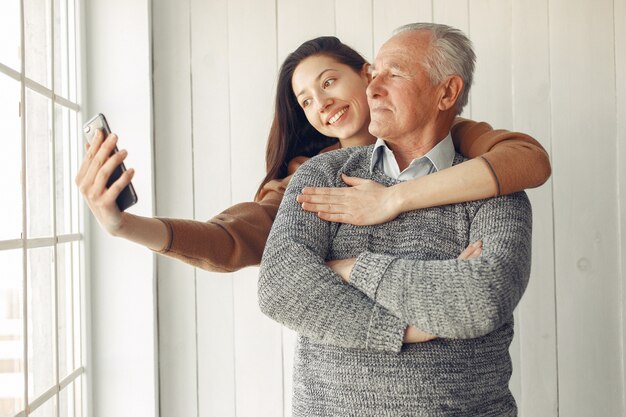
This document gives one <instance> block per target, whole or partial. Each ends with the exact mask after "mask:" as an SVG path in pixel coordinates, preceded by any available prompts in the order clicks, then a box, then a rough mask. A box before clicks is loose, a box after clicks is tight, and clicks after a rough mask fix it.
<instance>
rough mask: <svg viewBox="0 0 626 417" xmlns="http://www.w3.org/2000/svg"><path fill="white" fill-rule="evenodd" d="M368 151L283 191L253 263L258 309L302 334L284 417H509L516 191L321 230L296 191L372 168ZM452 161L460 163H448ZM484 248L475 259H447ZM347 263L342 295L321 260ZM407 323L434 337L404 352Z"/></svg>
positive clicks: (380, 178) (310, 166) (519, 220)
mask: <svg viewBox="0 0 626 417" xmlns="http://www.w3.org/2000/svg"><path fill="white" fill-rule="evenodd" d="M371 152H372V146H369V147H362V148H351V149H344V150H339V151H335V152H331V153H328V154H324V155H320V156H317V157H315V158H313V159H312V160H310V161H308V162H306V163H305V164H304V165H303V166H301V167H300V168H299V169H298V171H297V173H296V174H295V175H294V177H293V178H292V180H291V182H290V184H289V186H288V187H287V190H286V194H285V197H284V199H283V202H282V204H281V206H280V209H279V211H278V214H277V216H276V219H275V221H274V226H273V228H272V231H271V233H270V235H269V238H268V241H267V244H266V249H265V252H264V255H263V260H262V263H261V270H260V279H259V304H260V307H261V310H262V311H263V312H264V313H265V314H267V315H268V316H269V317H271V318H272V319H274V320H276V321H278V322H280V323H282V324H284V325H285V326H287V327H289V328H291V329H293V330H295V331H296V332H298V333H299V340H298V345H297V349H296V357H295V365H294V398H293V415H294V417H304V416H306V417H330V416H359V417H367V416H372V417H374V416H376V417H382V416H394V417H402V416H457V417H458V416H472V417H476V416H499V417H501V416H514V415H516V413H517V410H516V405H515V400H514V399H513V396H512V395H511V392H510V391H509V387H508V383H509V379H510V376H511V360H510V356H509V352H508V349H509V345H510V343H511V340H512V338H513V310H514V309H515V307H516V305H517V303H518V302H519V300H520V298H521V296H522V294H523V292H524V290H525V288H526V285H527V282H528V278H529V274H530V257H531V222H532V219H531V217H532V216H531V209H530V203H529V201H528V198H527V197H526V194H525V193H515V194H512V195H509V196H503V197H496V198H492V199H487V200H481V201H476V202H469V203H464V204H455V205H448V206H443V207H435V208H430V209H422V210H416V211H411V212H407V213H403V214H401V215H400V216H398V217H397V218H396V219H395V220H393V221H391V222H388V223H385V224H382V225H375V226H352V225H347V224H337V223H329V222H325V221H323V220H320V219H319V218H318V217H317V216H316V215H315V214H314V213H308V212H305V211H304V210H302V208H301V207H300V206H299V205H298V203H297V202H296V196H297V195H298V194H299V193H300V191H301V190H302V188H304V187H306V186H313V187H333V186H334V187H338V186H343V182H342V181H341V174H342V173H345V174H348V175H350V176H357V177H361V178H369V179H373V180H375V181H377V182H379V183H381V184H384V185H386V186H390V185H393V184H395V183H396V181H395V180H393V179H391V178H389V177H387V176H386V175H385V174H384V173H383V172H382V171H380V170H378V169H375V170H374V171H373V172H370V170H369V160H370V157H371ZM462 161H463V158H462V157H461V156H460V155H458V154H457V156H456V157H455V161H454V164H458V163H460V162H462ZM476 240H482V241H483V252H482V254H481V256H480V257H479V258H477V259H474V260H470V261H459V260H457V259H456V258H457V256H458V255H459V253H460V252H461V251H462V250H463V249H464V248H465V247H467V245H468V244H469V243H471V242H474V241H476ZM352 257H357V262H356V264H355V266H354V268H353V270H352V274H351V276H350V281H351V282H350V284H349V285H348V284H344V283H343V282H342V281H341V279H340V277H339V276H338V275H337V274H336V273H335V272H334V271H332V270H331V269H330V268H328V267H327V266H326V264H325V261H327V260H333V259H345V258H352ZM407 325H413V326H415V327H417V328H418V329H420V330H422V331H425V332H427V333H430V334H433V335H436V336H438V338H437V339H435V340H433V341H430V342H426V343H419V344H406V345H403V343H402V340H403V336H404V330H405V328H406V327H407Z"/></svg>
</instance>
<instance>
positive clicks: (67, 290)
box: [57, 243, 74, 379]
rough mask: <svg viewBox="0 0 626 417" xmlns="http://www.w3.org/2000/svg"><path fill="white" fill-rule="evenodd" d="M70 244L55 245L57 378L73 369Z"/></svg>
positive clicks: (61, 377) (64, 375) (62, 376)
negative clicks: (57, 343)
mask: <svg viewBox="0 0 626 417" xmlns="http://www.w3.org/2000/svg"><path fill="white" fill-rule="evenodd" d="M72 255H73V254H72V244H71V243H65V244H62V245H58V246H57V282H58V305H59V309H58V314H59V323H58V335H59V379H63V378H65V377H66V376H67V375H69V374H70V373H71V372H72V371H74V341H73V336H74V323H73V319H74V314H73V306H72V302H73V299H72V294H73V282H72V280H73V277H72Z"/></svg>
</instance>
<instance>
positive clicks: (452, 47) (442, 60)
mask: <svg viewBox="0 0 626 417" xmlns="http://www.w3.org/2000/svg"><path fill="white" fill-rule="evenodd" d="M418 30H426V31H429V32H430V33H431V35H432V39H431V43H430V49H429V51H428V53H427V54H426V56H424V59H423V61H422V65H423V66H424V68H425V69H426V72H427V73H428V76H429V77H430V81H431V82H432V83H433V84H438V83H440V82H441V81H443V79H444V78H446V77H448V76H450V75H458V76H459V77H461V79H462V80H463V91H462V92H461V95H460V96H459V98H458V100H457V102H456V110H457V114H461V112H462V111H463V107H465V105H466V104H467V102H468V99H469V90H470V87H471V86H472V81H473V79H474V63H475V62H476V54H474V50H473V48H472V42H471V41H470V40H469V39H468V38H467V36H465V34H464V33H463V32H461V31H460V30H458V29H455V28H453V27H450V26H447V25H441V24H437V23H409V24H408V25H404V26H400V27H399V28H397V29H396V30H394V31H393V34H394V35H397V34H399V33H402V32H408V31H418Z"/></svg>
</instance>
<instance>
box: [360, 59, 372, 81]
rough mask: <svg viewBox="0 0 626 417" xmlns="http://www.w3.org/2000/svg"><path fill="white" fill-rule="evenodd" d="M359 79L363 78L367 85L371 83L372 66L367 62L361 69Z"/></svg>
mask: <svg viewBox="0 0 626 417" xmlns="http://www.w3.org/2000/svg"><path fill="white" fill-rule="evenodd" d="M361 77H365V79H366V80H367V83H368V84H369V83H370V81H372V66H371V65H370V64H368V63H367V62H366V63H365V64H363V66H362V67H361Z"/></svg>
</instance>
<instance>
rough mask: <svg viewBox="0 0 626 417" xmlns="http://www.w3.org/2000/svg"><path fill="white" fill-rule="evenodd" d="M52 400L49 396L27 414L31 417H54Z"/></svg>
mask: <svg viewBox="0 0 626 417" xmlns="http://www.w3.org/2000/svg"><path fill="white" fill-rule="evenodd" d="M54 401H55V399H54V397H52V398H50V399H49V400H48V401H46V402H45V403H43V404H42V405H41V406H39V408H37V409H36V410H35V411H33V412H32V413H29V414H28V415H29V416H31V417H54V414H55V413H54V409H55V406H54V404H55V403H54Z"/></svg>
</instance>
